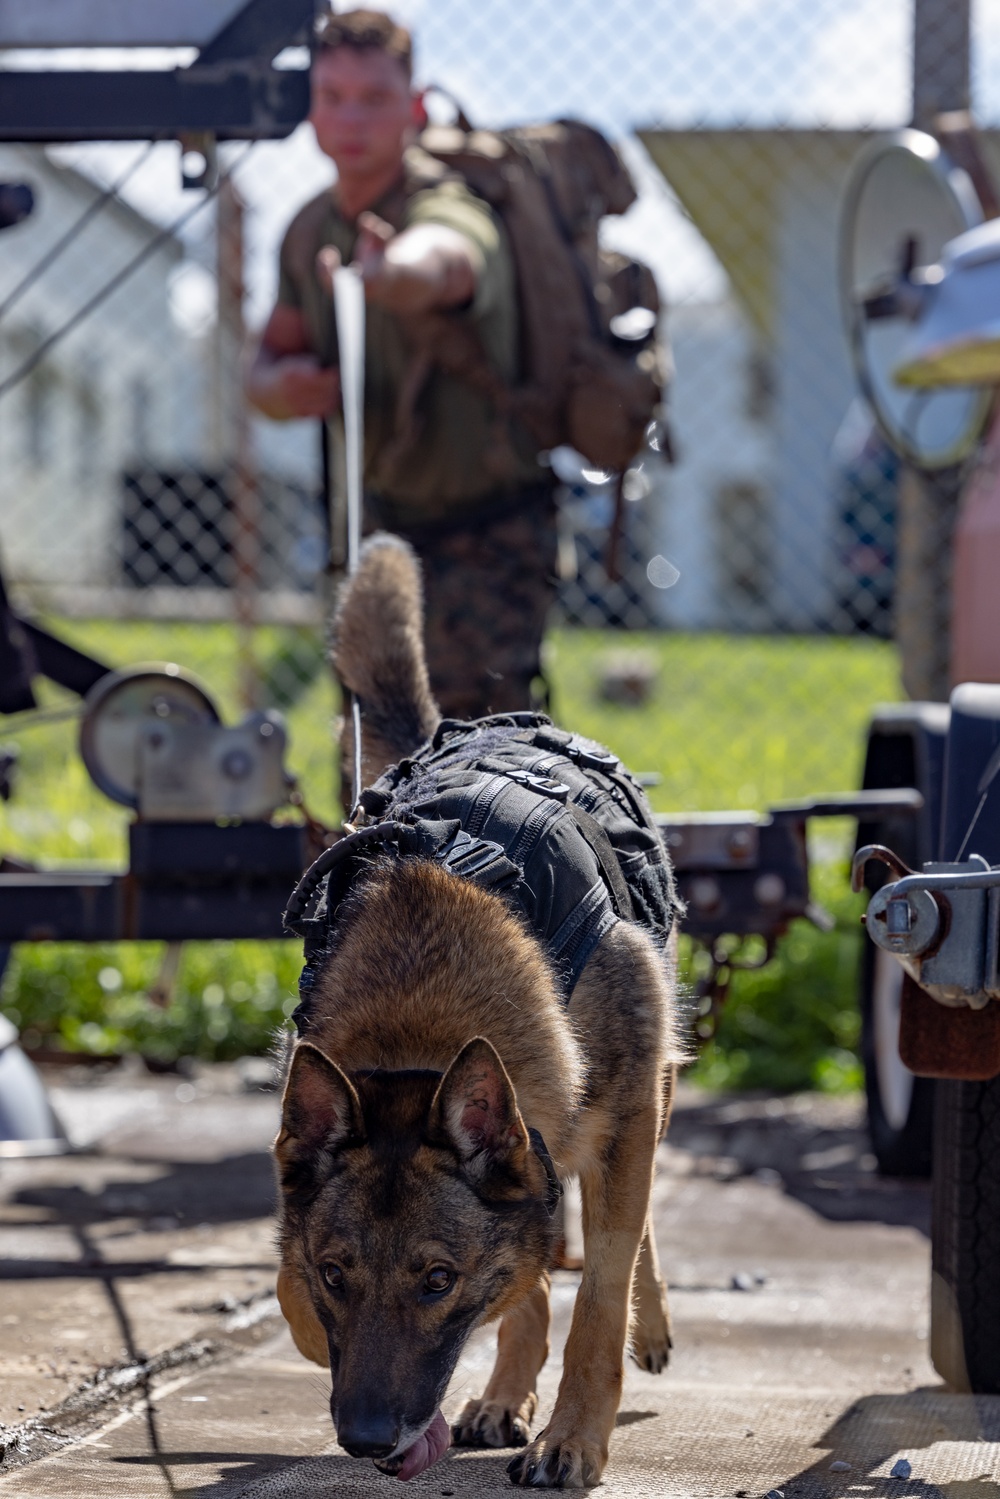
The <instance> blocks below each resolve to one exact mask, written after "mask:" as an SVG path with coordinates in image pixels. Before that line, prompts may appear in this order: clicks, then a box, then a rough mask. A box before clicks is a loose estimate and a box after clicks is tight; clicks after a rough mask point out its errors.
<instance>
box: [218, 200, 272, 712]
mask: <svg viewBox="0 0 1000 1499" xmlns="http://www.w3.org/2000/svg"><path fill="white" fill-rule="evenodd" d="M217 214H218V218H217V228H218V245H217V272H218V295H219V310H218V318H217V322H216V361H217V364H216V370H215V402H216V406H217V411H216V432H217V437H216V444H217V457H218V459H219V460H221V467H222V471H223V473H224V475H225V484H226V490H227V492H228V494H229V497H230V503H231V507H232V509H231V521H232V530H231V536H232V546H233V565H234V574H235V576H234V579H233V582H234V599H235V604H236V629H237V652H238V660H239V676H240V681H239V690H240V700H241V703H242V705H243V707H244V708H255V707H257V696H258V689H259V683H258V675H257V666H256V661H255V659H254V629H255V626H256V623H257V591H258V589H259V587H260V561H261V557H260V550H261V548H260V492H259V486H258V483H257V476H256V473H255V471H254V465H253V458H252V453H251V445H250V424H249V421H248V418H247V408H246V400H245V398H244V395H243V387H242V382H241V380H240V359H241V354H242V349H243V344H244V337H245V328H244V323H243V300H244V296H245V286H244V268H243V259H244V243H243V216H244V209H243V203H242V201H241V199H240V196H239V194H238V193H237V191H236V186H235V184H234V183H233V181H232V179H231V178H230V177H226V178H225V180H224V181H223V182H222V185H221V186H220V188H219V196H218V209H217Z"/></svg>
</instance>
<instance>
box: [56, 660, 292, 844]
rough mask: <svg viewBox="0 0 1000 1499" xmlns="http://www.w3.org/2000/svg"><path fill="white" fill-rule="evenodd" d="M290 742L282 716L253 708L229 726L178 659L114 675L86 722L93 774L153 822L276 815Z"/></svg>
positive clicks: (99, 688) (83, 731)
mask: <svg viewBox="0 0 1000 1499" xmlns="http://www.w3.org/2000/svg"><path fill="white" fill-rule="evenodd" d="M285 744H286V734H285V727H284V722H283V720H282V718H281V715H280V714H278V713H273V712H271V713H251V714H249V715H248V717H247V718H246V719H244V721H243V723H241V724H236V725H234V726H233V727H227V726H226V725H224V724H223V723H222V722H221V721H220V717H219V711H218V709H217V708H216V705H215V703H214V701H213V700H212V698H211V696H210V695H209V693H208V691H207V689H206V688H205V687H204V686H203V685H202V684H201V683H200V682H199V681H198V680H197V678H196V677H193V676H191V675H189V674H188V673H187V672H184V671H182V670H181V668H180V667H178V666H174V665H172V664H162V665H161V664H153V665H145V666H135V667H131V668H130V669H128V670H126V671H120V672H111V673H109V675H108V676H106V677H103V678H102V679H101V681H100V682H98V683H97V685H96V686H95V687H94V688H93V690H92V691H91V692H90V694H89V695H88V697H87V700H86V703H85V705H84V712H83V718H82V720H81V723H80V754H81V756H82V758H83V762H84V764H85V765H86V767H87V770H88V771H89V772H90V776H91V779H92V780H93V781H94V783H95V784H96V785H97V786H98V787H99V788H100V789H101V790H102V791H103V792H104V793H105V795H106V796H109V797H111V799H112V801H116V802H120V803H121V805H122V806H125V807H131V808H132V809H133V810H134V811H136V812H138V814H139V816H140V817H142V818H144V819H146V820H148V821H153V822H215V821H217V820H218V819H220V818H238V819H241V820H245V821H260V820H262V819H266V818H268V817H270V815H271V813H272V812H274V811H275V810H276V809H277V808H278V807H280V806H282V805H284V803H285V802H287V800H288V795H289V792H290V790H291V787H292V784H293V783H292V779H291V777H290V776H289V775H288V773H287V771H286V770H285V768H284V762H283V757H284V750H285Z"/></svg>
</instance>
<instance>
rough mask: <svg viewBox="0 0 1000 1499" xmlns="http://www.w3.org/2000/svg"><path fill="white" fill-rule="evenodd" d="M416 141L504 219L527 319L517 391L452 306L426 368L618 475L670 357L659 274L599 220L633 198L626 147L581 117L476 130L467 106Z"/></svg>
mask: <svg viewBox="0 0 1000 1499" xmlns="http://www.w3.org/2000/svg"><path fill="white" fill-rule="evenodd" d="M419 145H420V147H421V148H422V149H423V150H424V151H426V152H427V153H428V154H429V155H430V156H433V157H435V158H436V159H437V160H438V161H440V162H441V163H443V165H445V166H446V167H448V168H449V169H450V170H452V171H453V172H456V173H458V174H459V175H460V176H461V177H462V178H464V180H465V182H466V183H467V184H468V186H469V187H470V188H471V189H472V190H473V191H474V192H475V193H477V194H478V196H479V197H481V198H483V199H485V201H486V202H487V203H489V205H490V207H491V208H493V209H494V211H495V212H496V213H497V214H498V215H499V217H500V218H501V220H502V221H503V224H504V227H505V229H506V231H507V236H508V239H509V242H510V247H511V252H512V255H513V260H514V266H515V270H516V274H517V283H518V300H519V306H520V319H521V324H520V339H521V372H520V378H519V380H518V381H517V383H516V384H515V385H514V386H513V387H508V386H506V385H505V384H504V383H503V382H502V381H501V380H500V378H499V376H497V375H496V373H495V371H494V370H493V369H492V366H491V365H490V364H489V361H488V360H487V358H486V354H485V351H484V350H483V348H482V345H481V344H480V342H479V339H478V336H477V335H476V333H475V331H474V330H473V329H471V328H470V327H469V326H468V325H467V324H465V323H463V322H460V321H459V320H458V319H455V318H449V317H448V316H447V314H442V313H429V314H426V315H425V316H424V317H423V318H422V319H421V320H420V328H419V332H418V334H417V340H416V341H417V344H418V346H419V347H420V348H421V350H422V352H423V357H424V359H425V361H426V364H427V367H428V369H429V368H430V366H431V365H433V364H438V365H440V366H441V367H442V368H444V369H446V370H447V371H448V372H449V373H450V374H454V375H457V376H459V377H460V378H463V379H465V380H467V381H469V382H470V383H472V384H474V385H475V386H477V387H478V388H479V389H481V390H483V391H484V393H486V394H487V395H488V396H489V397H490V399H491V401H492V402H493V404H494V406H495V408H496V409H497V411H498V412H499V413H500V414H502V415H504V416H506V415H513V416H515V417H517V418H518V419H519V420H520V421H521V422H522V423H523V424H524V426H525V427H526V428H527V430H528V432H529V433H530V434H531V436H532V438H533V439H534V441H535V442H537V444H538V446H539V448H540V449H550V448H554V447H557V446H559V445H560V444H563V443H568V444H569V445H570V446H571V447H574V448H576V449H577V451H578V452H580V453H582V454H583V455H584V457H585V458H587V459H589V460H590V462H591V463H593V464H594V465H595V466H596V467H598V468H601V469H610V470H611V471H613V472H616V473H620V472H621V471H622V470H624V469H625V468H627V467H628V465H629V463H630V462H631V460H632V459H633V458H634V457H635V454H636V452H637V451H638V449H639V447H640V445H641V443H642V439H643V434H644V433H645V431H646V429H647V427H648V426H649V423H650V421H651V420H652V419H653V418H654V416H655V415H656V414H657V408H658V405H659V402H660V400H661V397H662V393H663V387H664V385H665V383H666V360H665V357H664V352H663V350H662V348H661V346H660V343H659V340H658V337H657V325H658V317H659V311H660V300H659V296H658V293H657V289H656V282H655V280H654V277H653V273H652V272H651V271H650V270H649V268H648V266H645V265H642V264H640V262H638V261H635V260H630V259H628V258H627V257H626V256H624V255H619V254H617V253H614V252H612V251H608V250H602V249H601V248H600V246H599V244H598V237H597V234H598V225H599V223H600V220H601V219H602V218H604V217H605V216H606V215H607V214H621V213H624V212H625V211H626V209H627V208H628V207H629V206H630V205H631V204H632V203H634V202H635V199H636V191H635V187H634V185H633V183H632V179H631V177H630V176H629V174H628V171H627V169H626V167H625V164H624V162H623V161H622V159H621V157H620V156H619V155H618V152H617V151H616V150H615V149H614V147H613V146H612V145H611V144H610V142H609V141H607V140H606V139H605V138H604V136H603V135H601V133H600V131H598V130H594V129H593V128H592V127H591V126H589V125H583V124H581V123H580V122H579V121H577V120H558V121H556V122H555V123H553V124H549V125H524V126H519V127H517V128H514V129H510V130H501V131H493V130H474V129H473V128H472V127H471V125H470V124H469V121H468V120H467V119H466V117H465V115H464V114H462V113H461V111H459V115H458V123H457V124H456V125H454V126H438V125H432V126H429V127H428V128H427V129H426V130H424V131H423V133H422V135H421V136H420V140H419ZM414 331H416V330H414Z"/></svg>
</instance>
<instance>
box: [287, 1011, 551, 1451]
mask: <svg viewBox="0 0 1000 1499" xmlns="http://www.w3.org/2000/svg"><path fill="white" fill-rule="evenodd" d="M275 1154H276V1157H277V1162H278V1172H279V1178H280V1184H281V1189H282V1195H283V1224H282V1267H281V1273H280V1275H279V1281H278V1295H279V1298H280V1301H281V1306H282V1310H283V1311H284V1314H285V1316H286V1318H287V1319H288V1322H289V1324H290V1326H291V1329H292V1334H293V1337H294V1338H295V1342H296V1344H297V1345H298V1347H299V1349H300V1351H301V1352H302V1353H304V1354H305V1355H306V1357H307V1358H311V1359H313V1360H314V1361H315V1362H317V1363H321V1364H328V1365H329V1368H330V1372H331V1376H332V1381H333V1389H332V1394H331V1398H330V1410H331V1414H332V1416H333V1422H334V1426H335V1428H336V1431H337V1437H338V1440H339V1442H340V1444H341V1446H343V1447H345V1448H346V1449H347V1451H348V1452H351V1453H352V1454H354V1455H355V1456H370V1457H374V1458H376V1459H378V1458H390V1459H391V1458H393V1457H394V1456H396V1455H398V1454H399V1453H402V1452H403V1451H404V1450H405V1449H406V1448H407V1447H408V1446H409V1445H410V1444H412V1442H413V1441H414V1440H415V1439H416V1438H417V1437H418V1436H419V1435H420V1434H421V1433H422V1432H423V1431H424V1430H425V1429H426V1427H427V1426H428V1424H429V1423H430V1421H431V1420H432V1419H433V1418H434V1416H435V1413H436V1411H437V1407H438V1404H439V1402H440V1400H441V1398H442V1396H443V1394H444V1391H445V1388H446V1386H447V1384H448V1380H449V1379H450V1377H451V1374H452V1371H453V1370H454V1367H455V1364H456V1361H457V1359H458V1356H459V1354H460V1352H461V1350H462V1347H463V1345H464V1343H465V1340H466V1338H467V1337H468V1335H469V1333H470V1331H471V1330H472V1328H473V1327H475V1326H476V1325H477V1324H478V1323H480V1322H482V1321H486V1320H490V1319H491V1318H493V1317H496V1316H499V1315H500V1314H501V1313H502V1312H503V1311H504V1310H505V1309H506V1308H507V1307H509V1306H512V1305H514V1304H515V1303H516V1302H517V1301H519V1300H521V1299H522V1298H523V1297H524V1296H525V1295H526V1294H527V1293H528V1291H530V1290H531V1288H532V1287H533V1286H534V1285H535V1283H536V1282H537V1280H538V1278H539V1276H540V1275H541V1273H542V1271H543V1270H544V1269H545V1268H546V1266H547V1264H548V1261H549V1255H550V1249H551V1223H550V1217H549V1210H548V1206H547V1202H546V1198H547V1189H548V1178H547V1175H546V1170H545V1167H544V1166H543V1164H542V1162H541V1160H540V1159H539V1157H538V1155H537V1154H536V1152H535V1151H534V1150H533V1148H532V1145H531V1141H530V1138H529V1135H528V1131H527V1129H526V1128H525V1124H524V1121H523V1120H522V1118H521V1115H520V1112H519V1110H518V1106H517V1100H516V1098H515V1095H514V1089H513V1087H512V1085H511V1081H510V1078H509V1077H508V1076H507V1073H506V1071H505V1069H504V1066H503V1063H502V1062H501V1060H500V1058H499V1056H498V1055H497V1053H496V1051H495V1050H494V1049H493V1047H492V1046H491V1045H490V1044H489V1042H488V1041H485V1040H482V1039H479V1038H477V1039H475V1040H473V1041H470V1042H469V1043H468V1045H467V1046H465V1047H464V1048H463V1049H462V1051H461V1052H460V1053H459V1054H458V1056H457V1057H456V1058H455V1060H454V1061H453V1062H452V1064H451V1066H450V1067H449V1068H448V1070H447V1072H445V1074H444V1075H443V1076H442V1075H441V1074H440V1073H436V1072H430V1071H426V1072H424V1071H419V1072H418V1071H413V1072H388V1071H385V1072H374V1073H370V1074H367V1075H361V1074H358V1075H356V1076H355V1077H354V1078H353V1080H352V1079H351V1078H349V1077H348V1076H347V1075H346V1074H345V1073H344V1072H342V1071H341V1069H340V1068H339V1067H337V1066H336V1065H335V1063H334V1062H332V1061H331V1060H330V1059H329V1058H328V1057H326V1056H324V1054H323V1053H322V1052H321V1051H319V1050H318V1049H317V1048H316V1047H314V1046H312V1045H310V1044H308V1043H300V1044H299V1045H298V1047H297V1049H296V1052H295V1056H294V1058H293V1062H292V1067H291V1070H290V1073H289V1077H288V1083H287V1086H286V1089H285V1097H284V1104H283V1114H282V1127H281V1132H280V1134H279V1136H278V1140H277V1143H276V1146H275Z"/></svg>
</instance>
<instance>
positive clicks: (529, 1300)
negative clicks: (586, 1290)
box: [451, 1271, 550, 1447]
mask: <svg viewBox="0 0 1000 1499" xmlns="http://www.w3.org/2000/svg"><path fill="white" fill-rule="evenodd" d="M549 1284H550V1281H549V1275H548V1272H547V1271H546V1272H545V1274H544V1275H543V1276H542V1278H541V1280H540V1281H539V1282H538V1285H537V1286H536V1287H535V1289H534V1290H533V1291H531V1292H530V1293H529V1294H528V1295H527V1296H526V1297H525V1299H524V1300H523V1301H522V1302H521V1303H520V1304H519V1305H518V1306H516V1307H514V1308H513V1310H512V1311H509V1312H508V1313H507V1314H506V1315H505V1317H504V1318H503V1320H502V1321H501V1323H500V1330H499V1333H498V1335H497V1361H496V1364H495V1365H494V1367H493V1373H492V1374H491V1375H490V1380H489V1384H488V1385H487V1386H486V1389H485V1390H484V1391H483V1394H482V1396H481V1398H480V1399H479V1400H470V1401H468V1402H467V1404H466V1405H465V1407H464V1408H463V1410H462V1411H461V1413H460V1415H459V1416H458V1419H457V1420H456V1421H455V1422H454V1424H453V1425H452V1428H451V1435H452V1440H453V1441H454V1443H455V1445H456V1446H457V1447H524V1446H525V1445H526V1444H527V1442H528V1440H529V1428H530V1426H531V1421H532V1417H533V1416H534V1414H535V1407H536V1405H537V1404H538V1397H537V1395H536V1394H535V1383H536V1381H537V1379H538V1373H539V1370H540V1369H541V1367H542V1365H543V1364H544V1363H545V1360H546V1359H547V1358H548V1354H549Z"/></svg>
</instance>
